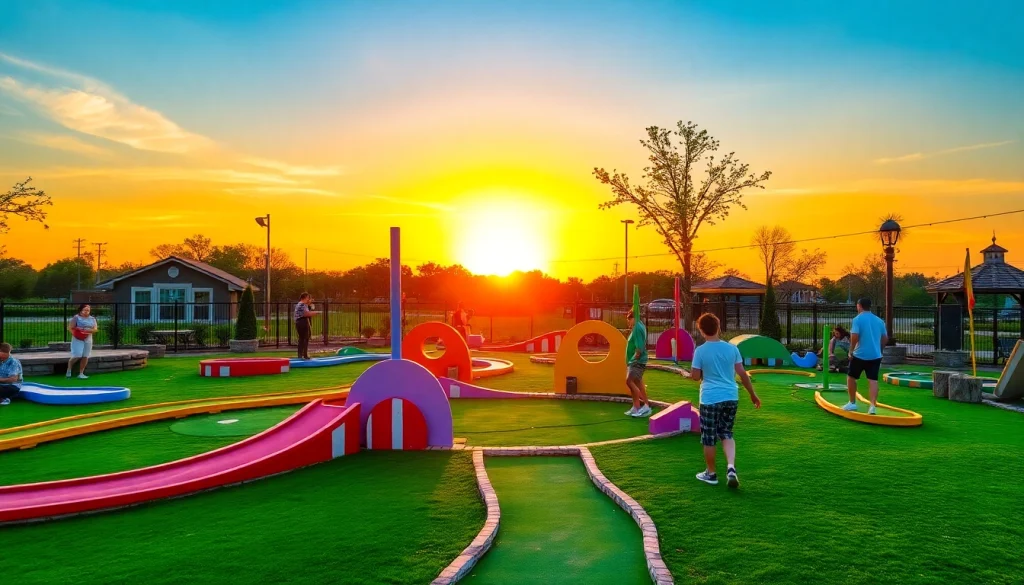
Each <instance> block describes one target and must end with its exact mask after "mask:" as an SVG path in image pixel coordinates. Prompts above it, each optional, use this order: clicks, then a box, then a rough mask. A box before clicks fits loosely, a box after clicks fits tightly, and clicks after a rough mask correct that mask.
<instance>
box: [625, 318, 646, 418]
mask: <svg viewBox="0 0 1024 585" xmlns="http://www.w3.org/2000/svg"><path fill="white" fill-rule="evenodd" d="M626 323H627V324H628V325H629V339H628V340H627V341H626V386H628V387H629V392H630V394H632V395H633V408H630V409H629V410H627V411H626V415H627V416H634V417H642V416H650V415H651V403H650V401H649V400H648V399H647V387H646V386H645V385H644V371H645V370H646V369H647V328H646V327H644V324H643V323H642V322H640V320H639V319H637V318H636V316H635V315H634V314H633V311H632V310H631V311H630V312H629V313H627V314H626Z"/></svg>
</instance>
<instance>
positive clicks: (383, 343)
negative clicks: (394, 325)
mask: <svg viewBox="0 0 1024 585" xmlns="http://www.w3.org/2000/svg"><path fill="white" fill-rule="evenodd" d="M366 345H367V346H369V347H387V345H388V340H387V339H385V338H383V337H371V338H369V339H367V340H366Z"/></svg>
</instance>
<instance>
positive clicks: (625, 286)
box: [622, 219, 633, 303]
mask: <svg viewBox="0 0 1024 585" xmlns="http://www.w3.org/2000/svg"><path fill="white" fill-rule="evenodd" d="M632 223H633V220H632V219H624V220H622V224H623V226H624V227H625V228H626V259H625V260H626V262H625V267H624V268H625V270H624V272H625V276H623V278H622V283H623V285H622V288H623V293H622V299H623V301H624V302H627V303H628V302H629V226H630V224H632Z"/></svg>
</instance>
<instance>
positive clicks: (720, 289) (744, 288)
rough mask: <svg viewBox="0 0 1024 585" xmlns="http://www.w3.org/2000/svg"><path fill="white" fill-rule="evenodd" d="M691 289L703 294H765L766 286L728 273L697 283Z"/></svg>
mask: <svg viewBox="0 0 1024 585" xmlns="http://www.w3.org/2000/svg"><path fill="white" fill-rule="evenodd" d="M690 291H691V292H695V293H702V294H728V295H763V294H764V293H765V288H764V285H763V284H758V283H756V282H752V281H749V280H747V279H745V278H740V277H739V276H733V275H731V274H727V275H725V276H722V277H719V278H716V279H714V280H709V281H707V282H702V283H700V284H695V285H693V286H691V287H690Z"/></svg>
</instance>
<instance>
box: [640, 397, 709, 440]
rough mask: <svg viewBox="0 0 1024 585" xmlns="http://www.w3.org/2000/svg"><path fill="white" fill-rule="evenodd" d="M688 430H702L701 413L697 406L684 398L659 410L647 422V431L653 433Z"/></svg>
mask: <svg viewBox="0 0 1024 585" xmlns="http://www.w3.org/2000/svg"><path fill="white" fill-rule="evenodd" d="M679 431H686V432H691V433H699V432H700V413H699V412H698V411H697V408H696V407H695V406H693V405H692V404H690V403H689V402H687V401H685V400H683V401H681V402H676V403H675V404H673V405H672V406H670V407H668V408H666V409H665V410H663V411H661V412H659V413H658V414H656V415H654V416H652V417H651V418H650V422H648V423H647V432H649V433H651V434H652V435H660V434H662V433H675V432H679Z"/></svg>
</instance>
